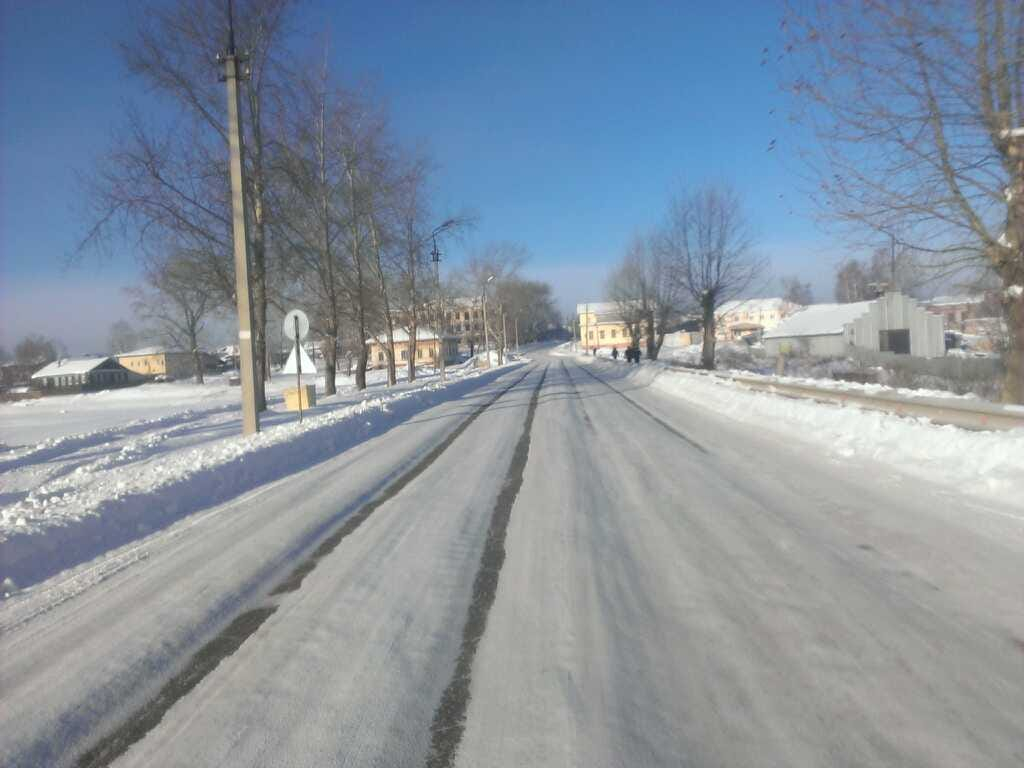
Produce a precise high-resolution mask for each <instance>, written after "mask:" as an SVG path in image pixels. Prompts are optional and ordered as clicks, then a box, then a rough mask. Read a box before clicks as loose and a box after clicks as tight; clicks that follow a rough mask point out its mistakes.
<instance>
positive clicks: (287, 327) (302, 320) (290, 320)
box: [284, 309, 309, 423]
mask: <svg viewBox="0 0 1024 768" xmlns="http://www.w3.org/2000/svg"><path fill="white" fill-rule="evenodd" d="M307 333H309V318H308V317H306V313H305V312H303V311H302V310H301V309H293V310H292V311H291V312H289V313H288V314H287V315H285V316H284V335H285V336H287V337H288V338H289V339H291V340H292V341H294V342H295V397H296V399H297V400H298V403H299V423H302V350H301V349H300V348H299V342H300V341H302V340H303V339H304V338H306V334H307Z"/></svg>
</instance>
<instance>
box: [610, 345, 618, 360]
mask: <svg viewBox="0 0 1024 768" xmlns="http://www.w3.org/2000/svg"><path fill="white" fill-rule="evenodd" d="M618 359H619V348H618V347H612V360H618Z"/></svg>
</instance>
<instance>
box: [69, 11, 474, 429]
mask: <svg viewBox="0 0 1024 768" xmlns="http://www.w3.org/2000/svg"><path fill="white" fill-rule="evenodd" d="M294 5H295V3H294V2H293V0H243V1H240V2H238V3H236V12H235V36H236V40H237V41H238V46H239V48H240V49H242V50H244V51H246V52H247V56H248V60H247V68H248V71H249V75H248V78H247V80H246V81H245V82H244V83H243V104H242V128H243V131H244V140H245V148H246V154H245V157H244V162H245V168H246V184H247V186H246V188H245V190H244V191H245V204H246V206H247V207H248V211H249V220H250V232H249V237H250V243H249V254H250V260H251V266H250V279H251V285H252V291H253V329H254V337H255V346H256V364H257V379H258V381H259V383H260V387H259V391H258V393H257V400H258V405H259V407H260V408H261V409H262V408H263V407H265V399H264V396H263V391H262V383H263V381H265V379H266V378H267V377H268V375H269V366H268V350H267V326H268V320H269V316H270V315H271V313H272V312H273V311H277V312H280V311H284V310H286V309H287V308H289V307H290V306H293V305H298V306H302V307H303V308H305V309H306V310H307V311H308V314H309V315H310V317H311V319H312V322H313V332H314V334H315V335H316V338H317V339H318V340H319V341H320V342H321V345H322V350H323V353H324V358H325V364H326V367H327V370H328V371H334V370H335V369H336V367H337V362H338V358H339V355H340V353H341V350H342V348H346V349H348V350H349V351H350V353H354V355H355V358H356V366H355V378H356V384H357V386H358V387H360V388H362V387H365V385H366V369H367V365H368V360H367V350H366V345H365V343H364V342H365V340H366V339H367V338H368V337H370V336H374V335H377V334H380V335H381V336H382V337H384V338H385V339H386V342H387V343H386V344H385V349H386V351H387V355H388V360H387V368H388V379H389V381H390V382H391V383H394V382H395V380H396V378H397V366H396V361H395V354H394V350H395V347H394V338H395V334H396V330H397V329H398V328H401V329H403V330H405V331H407V332H408V333H409V336H410V340H411V341H410V343H411V344H412V345H415V340H416V329H417V327H418V326H420V325H421V324H422V323H423V322H424V318H423V314H424V311H425V307H426V306H427V305H428V303H429V302H430V301H431V300H433V298H434V296H435V292H436V289H437V286H436V285H435V282H434V277H433V271H432V270H431V269H430V266H431V265H430V255H429V251H430V249H431V247H432V245H433V243H434V241H435V240H436V238H438V237H444V236H445V235H446V234H451V233H452V232H453V231H454V230H456V229H458V228H460V227H462V226H464V225H465V224H466V223H467V220H466V217H449V218H448V219H446V220H445V221H444V223H443V224H442V225H439V226H433V225H434V224H435V223H436V221H437V220H438V219H440V218H441V217H440V216H436V217H435V213H434V212H433V211H432V210H431V205H430V194H429V186H428V185H429V171H430V164H429V162H428V161H427V160H426V159H425V158H423V157H420V156H417V155H415V154H412V153H409V152H407V151H405V150H404V149H403V148H402V147H400V146H399V145H398V144H397V143H396V142H395V141H393V139H392V131H391V128H390V126H389V124H388V119H387V116H386V114H385V113H384V111H383V110H382V109H381V108H380V106H379V104H378V103H376V102H375V101H374V100H373V99H372V98H371V97H370V96H368V95H366V94H362V93H357V92H354V91H353V90H350V89H347V88H345V87H343V86H342V84H341V83H340V80H339V78H338V76H337V75H336V74H335V73H333V72H331V71H330V69H329V67H328V65H327V60H328V56H327V54H326V49H325V50H324V52H323V53H321V54H320V55H319V56H318V57H317V58H318V59H319V61H314V60H313V59H314V56H313V54H312V53H311V52H310V50H309V46H308V45H306V46H304V45H303V44H301V43H297V38H296V37H295V36H294V35H292V34H291V33H290V30H291V28H292V26H291V22H292V19H293V14H294V10H295V9H294ZM138 18H139V21H138V22H137V24H136V26H135V29H134V33H133V36H132V37H131V38H130V39H128V40H126V41H124V42H122V43H121V45H120V50H121V53H122V57H123V60H124V62H125V64H126V66H127V68H128V70H129V71H130V72H131V73H132V74H133V75H135V76H136V77H138V78H139V79H140V80H141V81H142V82H143V83H144V84H145V86H147V88H148V89H149V90H150V91H151V92H152V93H153V94H154V95H155V97H156V98H157V99H158V100H159V101H160V102H161V104H162V105H163V106H165V107H167V108H170V111H171V112H172V113H173V115H174V117H173V119H171V120H170V121H168V120H167V119H161V120H158V121H155V122H150V121H148V120H147V119H146V118H145V117H144V116H143V114H142V113H141V112H140V111H139V110H137V109H135V108H130V109H129V110H128V111H127V114H126V116H125V121H124V126H123V128H122V132H121V134H120V135H119V136H118V137H117V139H116V141H115V142H114V145H113V147H112V149H111V150H110V151H109V152H108V153H107V154H106V155H105V156H104V157H103V158H101V160H100V161H99V162H98V163H97V164H96V168H95V170H94V171H92V172H91V173H90V174H88V175H87V176H86V177H85V180H84V187H85V193H86V194H85V199H86V200H87V201H88V205H89V212H88V213H89V224H88V227H87V231H86V233H85V235H84V237H83V241H82V244H81V247H80V249H79V253H85V252H87V251H89V250H92V249H97V248H100V249H102V248H104V247H107V246H109V245H110V244H111V243H112V242H124V241H125V240H127V241H128V242H130V243H132V245H133V246H134V247H135V249H136V251H137V253H138V254H139V257H140V259H141V260H142V263H143V271H144V274H145V277H146V283H147V286H146V288H144V289H139V290H138V291H136V292H135V298H136V302H135V304H136V307H137V308H138V310H139V312H140V314H141V315H143V316H145V317H144V319H148V320H150V321H154V324H155V325H156V326H157V327H159V328H160V329H161V330H162V333H161V336H163V337H164V338H167V339H168V340H169V341H173V342H174V343H175V344H176V345H179V346H185V347H186V348H188V349H191V350H192V351H193V353H194V355H195V357H196V366H197V368H196V373H197V376H201V361H200V359H199V355H198V347H199V336H198V334H199V333H200V332H201V330H202V327H203V323H204V321H205V319H206V317H207V316H209V315H211V314H216V313H223V314H230V312H231V310H232V309H233V307H234V304H235V296H234V290H235V287H234V269H233V259H232V241H231V237H232V227H231V223H232V219H231V197H230V188H229V177H228V172H227V160H228V153H227V149H226V147H227V134H226V127H225V121H226V118H225V99H224V91H223V84H222V83H220V82H219V80H218V67H217V64H216V57H217V54H218V53H219V52H220V51H221V50H222V49H223V47H224V43H225V40H226V39H227V18H226V15H225V5H224V3H223V2H220V0H176V1H175V2H160V3H156V2H153V3H149V4H147V6H146V7H145V8H144V9H142V10H141V13H140V15H139V17H138ZM415 359H416V350H415V347H414V346H413V347H412V348H411V349H410V354H409V371H408V376H409V377H410V378H412V377H414V376H415V367H414V365H415V363H414V361H415ZM334 386H335V383H334V376H333V375H328V376H327V377H326V387H327V392H328V393H329V394H330V393H332V392H333V391H334Z"/></svg>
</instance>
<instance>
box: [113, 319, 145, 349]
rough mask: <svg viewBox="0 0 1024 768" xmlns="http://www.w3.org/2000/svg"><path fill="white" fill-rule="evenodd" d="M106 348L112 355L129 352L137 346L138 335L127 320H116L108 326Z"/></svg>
mask: <svg viewBox="0 0 1024 768" xmlns="http://www.w3.org/2000/svg"><path fill="white" fill-rule="evenodd" d="M108 346H109V347H110V352H111V354H114V355H119V354H122V353H124V352H130V351H131V350H133V349H135V348H136V347H138V346H139V333H138V331H136V330H135V328H133V327H132V324H131V323H129V322H128V321H127V320H118V321H117V322H116V323H114V324H113V325H111V326H110V338H109V345H108Z"/></svg>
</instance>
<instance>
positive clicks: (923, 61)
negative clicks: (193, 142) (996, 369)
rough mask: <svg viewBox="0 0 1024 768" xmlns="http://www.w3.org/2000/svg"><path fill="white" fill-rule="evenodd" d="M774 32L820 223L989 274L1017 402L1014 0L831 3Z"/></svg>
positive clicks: (1023, 193) (1021, 140) (1020, 338)
mask: <svg viewBox="0 0 1024 768" xmlns="http://www.w3.org/2000/svg"><path fill="white" fill-rule="evenodd" d="M784 28H785V29H786V30H787V34H788V39H787V40H786V49H787V51H789V52H791V56H790V71H791V72H792V77H791V78H788V80H789V82H787V85H788V86H789V89H790V91H791V92H792V93H793V94H795V96H796V97H797V100H798V104H799V105H801V106H802V107H804V108H805V109H804V111H803V112H802V113H801V117H803V118H805V119H806V120H807V121H808V122H809V123H811V124H812V125H813V127H814V130H815V132H816V134H817V137H818V139H819V144H820V147H821V150H822V151H821V153H820V158H819V159H818V160H816V161H812V165H813V167H814V168H815V170H816V171H817V172H818V174H819V189H820V200H821V202H822V208H823V210H825V211H826V215H827V217H828V218H830V219H832V220H835V221H837V222H840V223H842V224H847V225H851V227H852V231H854V232H862V233H867V234H868V236H871V235H872V233H874V234H875V235H877V234H879V233H881V234H887V233H891V232H894V231H898V232H900V233H901V234H900V241H901V243H902V244H905V245H907V246H909V247H911V248H913V249H914V251H915V252H916V253H918V254H921V255H923V256H926V257H928V261H929V262H930V263H931V265H932V266H933V267H934V269H935V270H936V271H937V272H939V273H942V274H948V273H951V272H954V271H957V270H961V269H965V268H966V269H970V270H973V271H977V270H978V269H979V268H981V269H987V270H991V271H992V272H994V273H995V274H996V275H998V277H999V278H1000V281H1001V284H1002V296H1001V298H1002V307H1003V312H1004V317H1005V320H1006V323H1007V326H1008V330H1009V343H1008V348H1007V350H1006V352H1005V356H1004V361H1005V364H1006V365H1005V368H1006V375H1005V379H1004V382H1003V398H1004V399H1005V400H1007V401H1015V402H1024V131H1022V130H1021V128H1022V127H1024V0H974V2H972V3H969V2H964V0H934V1H933V2H927V3H925V2H917V1H916V0H834V2H829V3H818V4H817V5H816V6H814V9H813V10H812V11H811V12H809V13H801V12H799V11H796V10H794V11H792V12H791V13H790V14H789V15H788V17H787V18H786V19H785V21H784Z"/></svg>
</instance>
